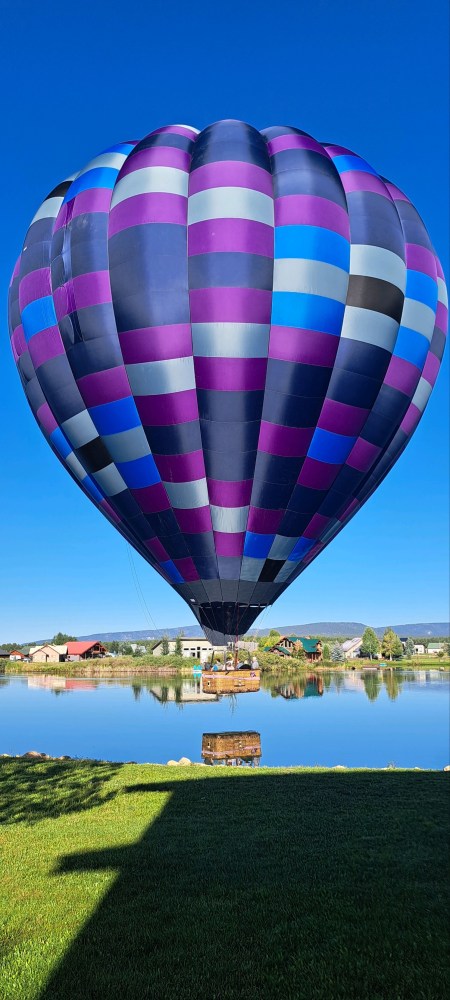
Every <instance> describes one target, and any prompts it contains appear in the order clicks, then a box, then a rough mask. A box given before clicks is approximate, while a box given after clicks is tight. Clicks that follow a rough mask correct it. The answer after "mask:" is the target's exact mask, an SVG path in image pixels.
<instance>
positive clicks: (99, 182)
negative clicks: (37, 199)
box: [63, 167, 119, 205]
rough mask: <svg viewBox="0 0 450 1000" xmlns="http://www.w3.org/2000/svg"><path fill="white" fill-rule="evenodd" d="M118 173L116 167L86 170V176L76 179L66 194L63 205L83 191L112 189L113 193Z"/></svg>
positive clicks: (82, 175)
mask: <svg viewBox="0 0 450 1000" xmlns="http://www.w3.org/2000/svg"><path fill="white" fill-rule="evenodd" d="M118 173H119V171H118V170H117V169H116V168H114V167H93V168H92V170H86V173H85V174H81V176H80V177H76V178H75V180H74V181H72V184H71V185H70V188H69V190H68V191H67V192H66V196H65V198H64V201H63V205H64V204H65V203H66V201H71V200H72V198H75V195H77V194H80V192H81V191H89V190H90V188H110V189H111V191H112V189H113V187H114V185H115V183H116V180H117V174H118Z"/></svg>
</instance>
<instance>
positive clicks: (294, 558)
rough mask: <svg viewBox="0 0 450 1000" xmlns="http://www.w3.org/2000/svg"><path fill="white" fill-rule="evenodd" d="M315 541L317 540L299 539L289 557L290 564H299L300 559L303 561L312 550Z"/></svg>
mask: <svg viewBox="0 0 450 1000" xmlns="http://www.w3.org/2000/svg"><path fill="white" fill-rule="evenodd" d="M315 541H316V539H315V538H299V540H298V542H296V544H295V545H294V548H293V549H292V552H291V553H290V554H289V556H288V562H298V560H299V559H302V558H303V556H305V555H306V553H307V552H309V550H310V549H312V547H313V545H314V543H315Z"/></svg>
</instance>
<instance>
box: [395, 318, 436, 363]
mask: <svg viewBox="0 0 450 1000" xmlns="http://www.w3.org/2000/svg"><path fill="white" fill-rule="evenodd" d="M429 347H430V345H429V343H428V340H427V338H426V337H423V336H422V334H421V333H417V330H410V329H409V327H407V326H401V327H400V329H399V331H398V334H397V341H396V344H395V348H394V356H395V357H396V358H403V360H404V361H410V362H411V364H412V365H416V367H417V368H420V369H422V368H423V366H424V364H425V359H426V356H427V354H428V350H429Z"/></svg>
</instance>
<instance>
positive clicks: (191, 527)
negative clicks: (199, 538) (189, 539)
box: [174, 507, 212, 535]
mask: <svg viewBox="0 0 450 1000" xmlns="http://www.w3.org/2000/svg"><path fill="white" fill-rule="evenodd" d="M174 514H175V517H176V519H177V521H178V526H179V528H180V531H182V532H186V534H193V535H194V534H195V535H198V534H200V533H201V532H204V531H207V532H211V531H212V524H211V512H210V509H209V507H190V508H189V509H188V510H181V509H180V508H179V507H178V508H177V509H176V510H174Z"/></svg>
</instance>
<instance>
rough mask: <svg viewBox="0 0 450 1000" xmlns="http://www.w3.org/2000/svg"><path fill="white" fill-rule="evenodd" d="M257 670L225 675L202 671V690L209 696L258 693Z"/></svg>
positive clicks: (230, 672)
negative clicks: (209, 694) (208, 693)
mask: <svg viewBox="0 0 450 1000" xmlns="http://www.w3.org/2000/svg"><path fill="white" fill-rule="evenodd" d="M259 688H260V672H259V670H242V669H240V670H231V671H229V672H228V671H227V673H221V672H217V673H214V671H203V674H202V690H203V691H204V692H205V693H206V692H210V693H211V694H234V693H237V692H240V693H241V694H243V693H245V692H249V691H259Z"/></svg>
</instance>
